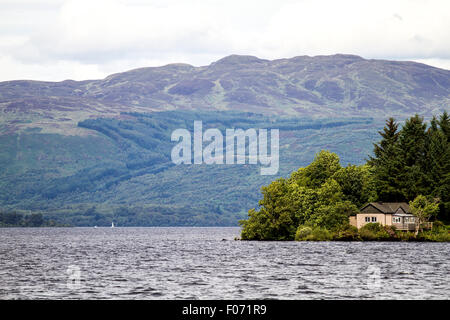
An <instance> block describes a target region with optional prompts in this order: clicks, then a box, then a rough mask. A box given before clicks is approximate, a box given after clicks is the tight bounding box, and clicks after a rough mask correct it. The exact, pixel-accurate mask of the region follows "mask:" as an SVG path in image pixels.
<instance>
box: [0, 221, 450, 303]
mask: <svg viewBox="0 0 450 320" xmlns="http://www.w3.org/2000/svg"><path fill="white" fill-rule="evenodd" d="M238 235H239V228H114V229H112V228H96V229H94V228H36V229H34V228H8V229H7V228H3V229H0V299H449V298H450V283H449V266H450V262H449V258H450V245H449V244H447V243H386V242H379V243H368V242H365V243H360V242H351V243H343V242H244V241H233V239H234V237H236V236H238Z"/></svg>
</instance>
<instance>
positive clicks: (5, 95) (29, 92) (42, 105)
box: [0, 54, 450, 134]
mask: <svg viewBox="0 0 450 320" xmlns="http://www.w3.org/2000/svg"><path fill="white" fill-rule="evenodd" d="M449 102H450V70H445V69H439V68H436V67H432V66H428V65H426V64H422V63H417V62H411V61H390V60H377V59H364V58H362V57H360V56H357V55H349V54H335V55H320V56H312V57H311V56H296V57H293V58H285V59H275V60H267V59H260V58H258V57H255V56H250V55H229V56H227V57H224V58H222V59H219V60H217V61H215V62H213V63H211V64H209V65H207V66H200V67H195V66H192V65H189V64H184V63H172V64H168V65H165V66H159V67H144V68H137V69H132V70H129V71H125V72H121V73H115V74H111V75H109V76H107V77H105V78H104V79H99V80H83V81H74V80H64V81H60V82H50V81H36V80H12V81H5V82H0V112H1V116H0V119H1V120H0V133H7V132H16V131H18V130H21V129H26V128H30V127H31V128H33V127H41V128H43V130H44V131H47V132H56V133H62V134H64V133H67V132H69V133H71V132H72V133H73V132H74V130H75V129H76V127H77V126H76V124H77V123H78V122H79V121H81V120H84V119H87V118H92V117H117V116H120V113H121V112H154V111H166V110H175V109H181V110H234V111H243V112H247V111H249V112H256V113H263V114H273V115H286V116H304V117H311V116H312V117H330V116H335V115H336V114H339V115H345V116H353V115H358V116H370V117H375V118H385V117H386V116H395V117H398V118H403V117H405V116H408V115H411V114H414V113H418V114H420V115H423V116H426V117H429V116H431V115H432V114H436V113H439V112H441V111H442V110H444V108H445V107H446V106H448V104H449ZM31 115H33V116H31ZM24 119H25V120H26V121H27V122H26V123H23V121H24ZM61 119H66V120H63V121H62V120H61ZM77 134H78V133H77Z"/></svg>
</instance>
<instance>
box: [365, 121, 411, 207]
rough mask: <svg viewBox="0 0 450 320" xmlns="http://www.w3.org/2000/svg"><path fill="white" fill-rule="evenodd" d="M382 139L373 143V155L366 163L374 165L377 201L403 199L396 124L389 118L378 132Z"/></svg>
mask: <svg viewBox="0 0 450 320" xmlns="http://www.w3.org/2000/svg"><path fill="white" fill-rule="evenodd" d="M378 133H379V134H380V135H381V137H382V139H381V141H380V142H379V143H376V144H374V155H375V157H370V159H369V161H368V163H369V164H370V165H371V166H373V167H374V176H375V177H374V180H375V188H376V192H377V195H378V201H385V202H387V201H403V200H404V196H403V194H402V193H401V191H400V190H401V189H400V175H401V168H402V166H403V164H402V159H401V158H400V156H399V152H400V150H399V148H398V139H399V135H400V133H399V132H398V124H397V123H396V122H395V119H394V118H389V119H388V120H387V121H386V125H385V127H384V128H383V131H379V132H378Z"/></svg>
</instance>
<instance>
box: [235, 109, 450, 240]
mask: <svg viewBox="0 0 450 320" xmlns="http://www.w3.org/2000/svg"><path fill="white" fill-rule="evenodd" d="M379 134H380V135H381V141H379V142H378V143H375V144H374V152H373V156H370V158H369V159H368V161H367V163H366V164H363V165H359V166H356V165H348V166H346V167H342V166H341V164H340V159H339V157H338V156H337V155H336V154H335V153H332V152H329V151H325V150H323V151H321V152H319V153H318V154H317V155H316V157H315V159H314V161H313V162H312V163H311V164H309V165H308V166H306V167H302V168H300V169H298V170H297V171H295V172H293V173H292V174H291V175H290V177H289V178H287V179H285V178H279V179H277V180H275V181H273V182H272V183H271V184H269V185H268V186H265V187H263V188H262V195H263V198H262V199H261V200H260V201H259V209H251V210H250V211H249V213H248V219H247V220H241V221H240V223H241V225H242V227H243V228H242V235H241V236H242V239H244V240H294V239H297V240H330V239H334V240H356V239H365V240H376V239H399V240H400V239H401V238H405V237H407V238H413V237H412V235H410V234H407V233H399V232H395V230H392V228H383V227H382V226H380V225H378V224H367V225H366V227H363V228H361V229H360V230H359V231H358V230H357V229H356V228H355V227H352V226H350V225H349V218H348V217H349V216H350V215H354V214H356V213H357V212H358V208H359V207H361V206H362V205H363V204H364V203H367V202H371V201H382V202H390V201H407V202H409V203H410V207H411V209H412V210H413V213H414V210H415V211H417V212H419V211H420V212H422V213H423V212H425V213H427V215H428V216H427V219H433V220H435V221H436V222H435V226H436V227H435V228H434V229H433V231H432V232H431V231H430V232H431V233H430V232H428V233H426V232H422V234H421V235H419V237H414V239H426V240H445V241H449V240H450V239H449V236H448V231H447V227H446V226H445V225H444V223H449V221H450V118H449V115H448V113H447V112H444V113H443V114H442V115H440V117H439V118H438V117H433V119H432V120H431V121H430V123H429V124H427V123H426V122H425V121H424V119H423V118H421V117H420V116H418V115H415V116H413V117H411V118H410V119H407V120H406V121H405V123H404V125H403V126H402V127H401V128H400V129H399V124H398V123H396V121H395V120H394V119H393V118H390V119H388V120H387V121H386V125H385V127H384V129H383V130H382V131H380V132H379Z"/></svg>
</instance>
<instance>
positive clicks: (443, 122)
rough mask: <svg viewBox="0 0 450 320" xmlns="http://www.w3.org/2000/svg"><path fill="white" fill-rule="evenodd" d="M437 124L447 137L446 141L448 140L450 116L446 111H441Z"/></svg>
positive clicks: (449, 138) (449, 139) (449, 135)
mask: <svg viewBox="0 0 450 320" xmlns="http://www.w3.org/2000/svg"><path fill="white" fill-rule="evenodd" d="M438 124H439V127H440V129H441V130H442V132H443V133H444V135H445V136H446V137H447V141H449V142H450V116H449V115H448V113H447V111H444V113H442V115H441V117H440V119H439V123H438Z"/></svg>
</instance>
